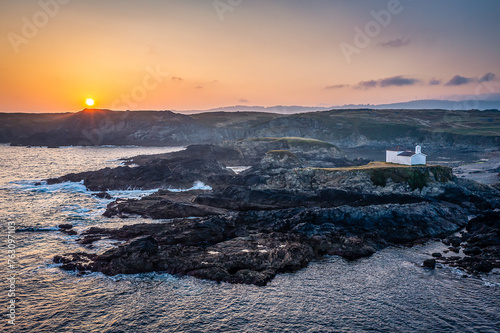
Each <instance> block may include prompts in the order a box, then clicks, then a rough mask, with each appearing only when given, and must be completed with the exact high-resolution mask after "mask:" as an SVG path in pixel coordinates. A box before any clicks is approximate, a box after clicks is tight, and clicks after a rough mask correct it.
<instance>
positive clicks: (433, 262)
mask: <svg viewBox="0 0 500 333" xmlns="http://www.w3.org/2000/svg"><path fill="white" fill-rule="evenodd" d="M424 267H427V268H432V269H434V268H436V259H426V260H424Z"/></svg>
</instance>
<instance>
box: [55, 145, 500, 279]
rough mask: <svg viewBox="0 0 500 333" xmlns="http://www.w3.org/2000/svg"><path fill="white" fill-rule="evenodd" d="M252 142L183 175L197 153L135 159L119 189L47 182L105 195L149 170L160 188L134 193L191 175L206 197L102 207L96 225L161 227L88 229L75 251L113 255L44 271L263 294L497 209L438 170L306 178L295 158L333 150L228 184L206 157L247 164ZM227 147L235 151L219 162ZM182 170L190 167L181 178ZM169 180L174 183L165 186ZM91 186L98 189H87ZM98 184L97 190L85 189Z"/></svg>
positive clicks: (475, 187)
mask: <svg viewBox="0 0 500 333" xmlns="http://www.w3.org/2000/svg"><path fill="white" fill-rule="evenodd" d="M269 141H270V142H274V141H275V140H268V139H266V140H264V142H265V144H267V143H268V142H269ZM255 142H260V141H259V140H255V141H251V143H250V144H246V143H241V142H236V143H230V144H226V145H225V147H218V148H214V147H212V149H205V151H211V152H212V153H207V154H205V155H204V157H203V158H200V156H201V155H195V156H191V157H190V158H191V160H195V161H197V162H196V163H193V164H190V162H189V156H186V155H185V154H186V152H193V151H196V150H197V149H198V148H199V146H196V147H194V148H191V149H189V148H188V149H187V150H186V151H185V152H184V154H180V153H173V154H172V155H170V157H169V156H168V155H165V156H162V158H161V159H159V160H155V159H153V160H150V161H146V160H145V159H144V157H142V158H143V160H142V161H143V162H144V163H142V164H141V165H140V166H139V167H137V168H130V169H131V170H133V169H136V170H139V171H133V172H132V174H130V175H128V174H127V173H124V172H122V171H120V174H121V175H123V177H121V181H120V182H117V181H115V178H116V177H111V175H110V174H109V173H110V172H112V171H110V170H109V169H108V170H104V171H102V170H101V171H95V172H91V173H85V174H79V175H76V176H75V175H70V176H65V177H61V178H60V179H58V180H54V181H61V180H68V179H69V180H80V177H85V178H84V179H85V183H86V185H87V186H89V187H90V188H94V187H95V188H96V189H99V190H100V189H102V188H112V187H114V186H117V184H119V185H120V186H124V184H123V183H122V182H126V181H133V180H134V179H135V177H136V176H140V175H141V174H142V173H144V172H146V171H147V170H149V169H151V168H160V169H155V170H156V172H157V173H158V174H165V175H167V177H165V178H162V179H161V181H160V182H159V183H158V180H157V178H156V177H146V178H145V179H146V180H148V179H149V181H145V182H144V183H141V184H143V185H142V186H143V187H145V188H151V184H154V185H155V186H158V185H159V184H161V185H162V186H164V187H165V188H168V186H169V184H178V183H177V182H178V179H188V180H191V179H192V178H187V177H188V176H189V175H194V177H204V178H203V180H204V181H206V182H207V183H208V184H209V185H210V186H211V187H212V188H213V190H210V191H199V190H197V191H186V192H183V193H172V192H170V191H168V190H166V189H164V190H159V191H158V192H157V193H155V194H153V195H150V196H148V197H145V198H142V199H141V200H120V199H118V200H115V201H113V202H112V203H110V204H109V205H108V208H107V210H106V212H105V216H108V217H115V216H117V217H121V218H124V217H128V216H130V215H134V214H138V215H142V216H144V217H149V218H154V219H164V220H165V222H163V223H160V224H141V225H129V226H125V227H123V228H120V229H105V228H91V229H89V230H87V231H86V232H85V233H83V234H82V235H80V242H81V243H82V244H91V243H92V242H94V241H96V240H99V239H103V238H110V239H116V240H121V241H125V243H124V244H122V245H120V246H118V247H116V248H114V249H111V250H108V251H107V252H105V253H103V254H101V255H96V254H92V253H70V254H66V255H62V256H56V257H55V258H54V261H55V262H57V263H61V264H62V268H63V269H68V270H75V269H76V270H78V271H81V272H85V271H99V272H103V273H105V274H109V275H116V274H129V273H140V272H149V271H164V272H168V273H171V274H179V275H191V276H195V277H198V278H203V279H210V280H215V281H226V282H230V283H252V284H257V285H264V284H266V283H267V282H268V281H270V280H271V279H272V278H273V277H274V276H275V275H276V274H278V273H280V272H291V271H295V270H297V269H300V268H302V267H304V266H306V265H307V263H308V262H309V261H311V260H313V259H314V258H319V257H320V256H322V255H325V254H330V255H340V256H343V257H344V258H346V259H349V260H353V259H356V258H360V257H364V256H369V255H371V254H372V253H374V252H375V251H377V250H379V249H382V248H384V247H386V246H389V245H394V244H411V243H412V242H415V241H421V240H422V239H429V238H432V237H447V236H448V235H450V234H452V233H453V232H455V231H457V230H459V229H460V228H462V227H464V226H466V225H467V223H468V221H469V216H471V215H481V214H483V212H485V211H493V210H495V209H498V208H500V201H499V197H500V195H499V194H500V193H499V192H498V190H496V189H495V188H493V187H490V186H486V185H480V184H477V183H474V182H469V181H463V180H458V179H456V178H454V177H453V175H452V173H451V169H449V168H446V167H441V166H427V167H424V166H420V167H406V166H396V165H389V164H385V163H378V164H374V163H371V164H368V165H364V166H350V167H331V168H319V167H317V166H311V165H310V160H304V159H303V158H302V157H303V156H312V155H308V154H312V152H313V151H316V152H317V153H316V154H313V155H314V156H315V158H313V159H311V160H314V161H317V162H318V161H321V160H326V161H330V160H329V159H330V158H331V157H332V155H333V157H335V156H338V154H340V155H341V152H340V151H339V150H338V149H337V148H334V147H331V146H326V147H321V146H323V144H321V143H317V142H313V143H314V144H315V146H314V148H311V146H307V148H305V149H304V150H303V151H301V150H300V149H298V148H297V146H288V148H290V149H296V151H295V152H292V151H290V150H283V149H282V150H272V151H269V152H267V153H265V154H264V156H263V157H262V158H261V160H260V161H259V162H258V163H255V164H254V165H253V166H252V167H251V168H250V169H248V170H246V171H243V172H241V173H239V174H235V173H232V172H229V170H228V169H225V168H223V165H222V164H221V162H220V161H217V160H215V159H213V156H214V154H215V155H217V154H221V157H222V156H226V157H227V158H228V160H230V161H233V162H234V161H235V157H236V156H238V154H240V155H239V156H247V155H248V154H251V151H252V150H251V149H248V150H247V149H246V148H248V147H250V146H253V145H256V143H255ZM280 144H283V143H280ZM287 144H289V143H287ZM257 145H258V144H257ZM197 147H198V148H197ZM228 147H240V149H239V150H237V149H235V148H231V150H227V149H228ZM318 147H320V148H319V150H318ZM219 148H220V150H219ZM280 148H286V147H280ZM258 150H259V149H254V150H253V151H254V153H253V154H254V155H255V156H257V155H259V153H257V151H258ZM223 151H225V152H226V153H227V155H225V154H222V152H223ZM235 152H236V153H235ZM301 154H302V155H301ZM301 156H302V157H301ZM243 158H244V159H245V157H243ZM134 159H135V158H134ZM139 160H140V159H139ZM342 161H344V162H345V163H348V162H349V161H348V160H345V159H344V160H342ZM240 162H241V161H240ZM318 163H319V162H318ZM182 165H192V167H190V168H189V171H187V172H186V173H183V171H182V168H181V167H180V166H182ZM176 166H179V168H178V169H176ZM140 168H143V169H140ZM162 168H163V169H162ZM118 170H121V169H118ZM161 170H163V171H161ZM175 170H177V171H175ZM172 172H177V173H178V175H177V176H175V175H174V176H173V177H170V176H172V175H173V174H172ZM103 174H104V175H105V176H104V177H103ZM93 175H96V176H93ZM169 177H170V178H169ZM118 178H120V177H118ZM94 179H98V182H96V183H94V182H93V181H90V180H94ZM99 182H102V183H101V184H100V185H96V184H98V183H99ZM136 185H138V184H136ZM477 225H480V224H477V223H476V224H475V227H474V228H475V229H474V231H475V230H476V229H478V228H480V227H478V226H477ZM474 237H476V236H472V237H471V240H472V239H474ZM478 237H479V236H477V237H476V238H478ZM499 245H500V244H499ZM484 253H486V251H485V252H484ZM487 253H493V255H491V257H485V258H479V259H478V260H482V261H484V262H485V263H487V264H489V265H490V266H491V268H493V267H500V262H499V261H498V260H497V259H498V258H496V257H495V253H498V251H497V252H495V251H494V250H491V251H489V252H487ZM487 264H485V265H487ZM488 267H489V266H488ZM472 269H473V268H472ZM483 271H484V270H483Z"/></svg>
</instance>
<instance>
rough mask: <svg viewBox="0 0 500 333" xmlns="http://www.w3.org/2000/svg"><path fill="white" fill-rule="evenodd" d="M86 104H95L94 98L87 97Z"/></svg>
mask: <svg viewBox="0 0 500 333" xmlns="http://www.w3.org/2000/svg"><path fill="white" fill-rule="evenodd" d="M85 104H87V106H94V104H95V101H94V100H93V99H92V98H87V99H86V100H85Z"/></svg>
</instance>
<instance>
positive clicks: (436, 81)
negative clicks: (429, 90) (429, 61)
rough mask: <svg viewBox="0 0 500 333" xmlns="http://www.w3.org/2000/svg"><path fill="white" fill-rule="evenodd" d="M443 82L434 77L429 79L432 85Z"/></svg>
mask: <svg viewBox="0 0 500 333" xmlns="http://www.w3.org/2000/svg"><path fill="white" fill-rule="evenodd" d="M440 84H441V80H438V79H432V80H430V81H429V85H430V86H437V85H440Z"/></svg>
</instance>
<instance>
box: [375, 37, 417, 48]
mask: <svg viewBox="0 0 500 333" xmlns="http://www.w3.org/2000/svg"><path fill="white" fill-rule="evenodd" d="M408 44H410V40H409V39H408V38H396V39H393V40H388V41H387V42H380V43H378V46H381V47H403V46H406V45H408Z"/></svg>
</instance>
